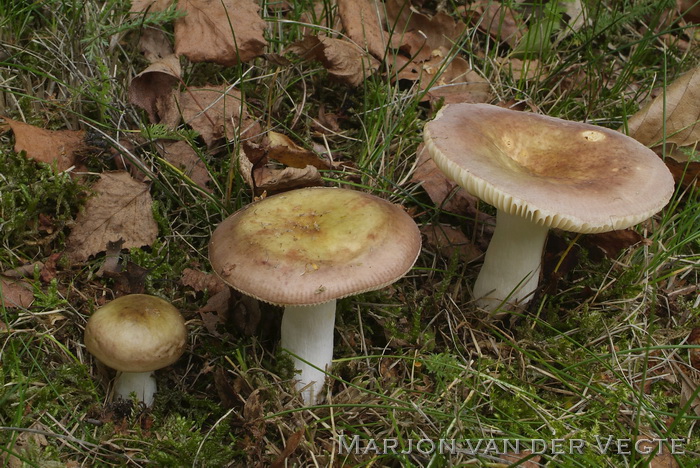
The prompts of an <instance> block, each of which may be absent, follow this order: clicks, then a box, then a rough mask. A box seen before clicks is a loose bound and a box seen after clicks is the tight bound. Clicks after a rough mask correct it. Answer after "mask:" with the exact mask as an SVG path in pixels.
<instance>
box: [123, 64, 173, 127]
mask: <svg viewBox="0 0 700 468" xmlns="http://www.w3.org/2000/svg"><path fill="white" fill-rule="evenodd" d="M179 67H180V61H179V60H178V59H177V57H175V56H174V55H172V56H169V57H166V58H165V59H163V60H161V61H158V62H155V63H152V64H151V65H149V66H148V68H146V69H145V70H144V71H142V72H141V73H139V74H138V75H136V76H135V77H134V78H133V79H132V80H131V83H129V102H130V103H132V104H134V105H136V106H139V107H140V108H141V109H143V110H145V111H146V113H148V118H149V120H150V121H151V122H153V123H157V122H160V120H161V115H162V113H163V112H164V109H167V108H169V107H170V106H169V104H170V100H171V99H172V95H173V92H174V91H175V86H176V85H177V83H178V82H179V80H180V78H179V73H180V70H179Z"/></svg>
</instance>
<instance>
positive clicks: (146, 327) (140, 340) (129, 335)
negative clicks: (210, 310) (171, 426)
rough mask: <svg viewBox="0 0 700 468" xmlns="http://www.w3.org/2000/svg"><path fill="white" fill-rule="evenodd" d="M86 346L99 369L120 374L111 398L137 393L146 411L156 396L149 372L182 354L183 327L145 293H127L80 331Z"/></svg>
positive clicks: (164, 306) (166, 304)
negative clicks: (115, 371)
mask: <svg viewBox="0 0 700 468" xmlns="http://www.w3.org/2000/svg"><path fill="white" fill-rule="evenodd" d="M84 340H85V346H86V347H87V350H88V351H89V352H90V353H91V354H92V355H93V356H95V357H96V358H97V359H99V360H100V361H101V362H102V363H103V364H105V365H106V366H108V367H111V368H112V369H115V370H117V371H119V374H118V375H117V378H116V380H115V381H114V393H115V395H117V396H118V397H120V398H123V399H128V398H129V395H130V394H131V393H136V397H137V398H138V399H139V401H142V402H143V403H144V404H145V405H146V406H151V405H152V404H153V395H154V394H155V393H156V380H155V378H154V377H153V375H152V373H153V371H154V370H157V369H161V368H163V367H166V366H169V365H170V364H172V363H174V362H175V361H177V360H178V358H179V357H180V356H181V355H182V353H183V352H184V350H185V344H186V341H187V328H186V327H185V320H184V319H183V318H182V315H180V312H179V311H178V310H177V309H176V308H175V307H174V306H173V305H172V304H170V303H169V302H167V301H165V300H163V299H161V298H159V297H155V296H149V295H147V294H130V295H127V296H122V297H120V298H117V299H115V300H113V301H111V302H109V303H107V304H105V305H104V306H102V307H100V308H99V309H97V310H96V311H95V313H93V314H92V315H91V316H90V318H89V319H88V322H87V325H86V326H85V337H84Z"/></svg>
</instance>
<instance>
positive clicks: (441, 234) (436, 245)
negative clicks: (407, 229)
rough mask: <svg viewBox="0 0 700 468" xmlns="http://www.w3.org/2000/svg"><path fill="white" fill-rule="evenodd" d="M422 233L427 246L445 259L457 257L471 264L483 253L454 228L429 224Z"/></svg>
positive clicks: (421, 230) (422, 228)
mask: <svg viewBox="0 0 700 468" xmlns="http://www.w3.org/2000/svg"><path fill="white" fill-rule="evenodd" d="M420 232H421V234H423V236H424V237H425V243H426V245H427V246H430V247H432V248H433V249H435V250H437V251H438V252H440V254H441V255H442V256H444V257H447V258H452V257H453V256H455V255H457V257H458V258H459V259H460V260H462V262H470V261H472V260H474V259H476V258H478V257H480V256H481V254H482V253H483V252H481V250H480V249H479V248H478V247H477V246H475V245H474V244H472V243H471V241H470V240H469V239H468V238H467V236H466V235H464V233H463V232H462V231H461V230H460V229H457V228H455V227H453V226H448V225H446V224H427V225H424V226H421V227H420Z"/></svg>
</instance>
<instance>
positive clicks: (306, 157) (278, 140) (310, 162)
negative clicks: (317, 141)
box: [267, 131, 328, 169]
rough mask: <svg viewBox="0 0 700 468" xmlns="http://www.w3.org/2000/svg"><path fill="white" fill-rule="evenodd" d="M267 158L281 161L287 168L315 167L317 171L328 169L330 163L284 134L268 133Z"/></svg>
mask: <svg viewBox="0 0 700 468" xmlns="http://www.w3.org/2000/svg"><path fill="white" fill-rule="evenodd" d="M267 138H268V149H267V157H268V158H270V159H274V160H275V161H279V162H281V163H282V164H284V165H285V166H290V167H296V168H299V169H303V168H305V167H306V166H314V167H315V168H316V169H328V163H327V162H325V161H323V160H321V159H319V157H318V156H316V153H314V152H313V151H309V150H307V149H305V148H302V147H301V146H299V145H297V144H296V143H295V142H294V141H292V139H291V138H289V137H288V136H287V135H283V134H282V133H277V132H273V131H269V132H267Z"/></svg>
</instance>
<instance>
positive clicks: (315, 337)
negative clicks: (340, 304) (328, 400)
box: [280, 300, 336, 405]
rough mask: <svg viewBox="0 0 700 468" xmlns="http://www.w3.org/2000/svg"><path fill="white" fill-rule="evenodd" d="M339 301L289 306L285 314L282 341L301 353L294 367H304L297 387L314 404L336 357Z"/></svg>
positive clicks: (290, 350) (301, 368)
mask: <svg viewBox="0 0 700 468" xmlns="http://www.w3.org/2000/svg"><path fill="white" fill-rule="evenodd" d="M335 303H336V301H335V300H332V301H329V302H325V303H323V304H318V305H314V306H287V307H286V308H285V309H284V315H283V316H282V330H281V333H282V337H281V343H280V344H281V346H282V348H284V349H286V350H287V351H289V352H290V353H291V354H293V355H295V356H298V358H297V357H293V359H294V368H295V369H298V370H300V371H301V374H300V375H298V376H297V378H298V380H297V382H296V389H297V390H299V391H300V392H301V396H302V398H303V400H304V402H305V403H307V404H310V405H313V404H315V403H316V401H317V399H318V396H319V394H320V392H321V389H322V388H323V384H324V382H325V380H326V374H325V373H324V372H323V371H324V370H327V369H329V368H330V367H331V362H332V361H333V328H334V326H335V305H336V304H335ZM304 361H306V362H304ZM307 362H308V364H307Z"/></svg>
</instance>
